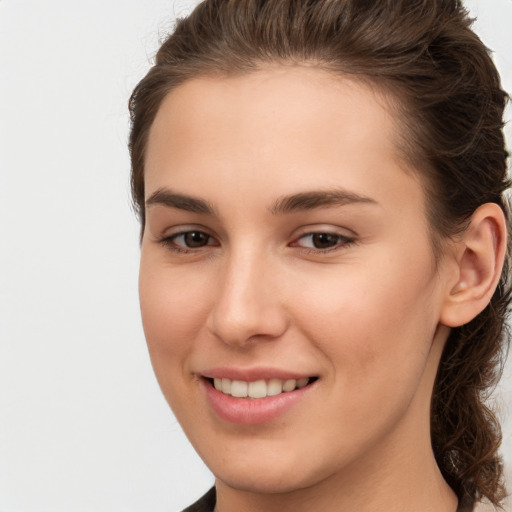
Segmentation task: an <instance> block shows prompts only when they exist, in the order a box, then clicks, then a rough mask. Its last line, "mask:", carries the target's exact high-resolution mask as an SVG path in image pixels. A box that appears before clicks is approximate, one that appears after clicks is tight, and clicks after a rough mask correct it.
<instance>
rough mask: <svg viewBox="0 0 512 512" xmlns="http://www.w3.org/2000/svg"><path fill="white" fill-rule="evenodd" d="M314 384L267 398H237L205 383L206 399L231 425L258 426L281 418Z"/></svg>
mask: <svg viewBox="0 0 512 512" xmlns="http://www.w3.org/2000/svg"><path fill="white" fill-rule="evenodd" d="M312 386H314V383H312V384H309V385H307V386H305V387H303V388H301V389H296V390H294V391H289V392H285V393H281V394H279V395H275V396H267V397H265V398H255V399H248V398H235V397H233V396H231V395H226V394H224V393H222V392H220V391H218V390H216V389H215V388H214V387H213V386H212V385H211V384H210V382H208V381H207V380H204V381H203V387H204V389H205V392H206V398H207V400H208V402H209V404H210V406H211V408H212V409H213V411H214V412H215V413H216V415H217V416H218V417H219V418H221V419H223V420H225V421H228V422H230V423H238V424H240V425H258V424H260V423H266V422H268V421H271V420H273V419H275V418H277V417H278V416H281V415H282V414H284V413H285V412H287V411H288V410H289V409H291V408H292V407H293V406H295V405H297V404H298V403H299V402H300V401H301V400H302V399H303V398H304V396H305V394H306V393H308V392H309V390H310V388H311V387H312Z"/></svg>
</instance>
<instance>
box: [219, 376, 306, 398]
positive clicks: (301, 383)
mask: <svg viewBox="0 0 512 512" xmlns="http://www.w3.org/2000/svg"><path fill="white" fill-rule="evenodd" d="M308 383H309V378H308V377H303V378H302V379H288V380H284V381H283V380H280V379H270V380H269V381H265V380H256V381H253V382H245V381H243V380H230V379H226V378H223V379H220V378H215V379H213V386H214V387H215V389H216V390H218V391H221V392H222V393H224V394H225V395H231V396H234V397H236V398H247V397H248V398H265V397H266V396H276V395H280V394H281V393H289V392H290V391H293V390H295V389H301V388H303V387H305V386H307V385H308Z"/></svg>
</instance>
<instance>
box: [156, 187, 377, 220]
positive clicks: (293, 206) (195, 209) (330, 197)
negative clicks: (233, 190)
mask: <svg viewBox="0 0 512 512" xmlns="http://www.w3.org/2000/svg"><path fill="white" fill-rule="evenodd" d="M354 203H362V204H378V203H377V201H375V200H374V199H372V198H370V197H366V196H361V195H359V194H355V193H354V192H348V191H346V190H317V191H310V192H299V193H298V194H292V195H289V196H283V197H280V198H279V199H277V200H276V201H275V203H274V204H273V205H272V206H271V208H270V213H271V214H272V215H280V214H286V213H293V212H298V211H307V210H314V209H316V208H330V207H336V206H344V205H347V204H354ZM152 205H162V206H167V207H169V208H177V209H178V210H185V211H187V212H192V213H198V214H202V215H215V208H214V207H213V206H212V205H210V204H209V203H208V202H207V201H205V200H203V199H199V198H197V197H193V196H188V195H185V194H179V193H177V192H172V191H171V190H168V189H158V190H157V191H156V192H154V193H153V194H151V196H150V197H149V198H148V199H147V200H146V207H147V206H152Z"/></svg>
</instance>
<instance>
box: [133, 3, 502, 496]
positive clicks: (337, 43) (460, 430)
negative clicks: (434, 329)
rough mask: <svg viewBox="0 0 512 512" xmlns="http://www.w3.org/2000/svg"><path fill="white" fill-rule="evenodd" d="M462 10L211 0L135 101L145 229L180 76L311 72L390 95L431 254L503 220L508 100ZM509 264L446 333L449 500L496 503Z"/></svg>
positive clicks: (442, 390)
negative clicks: (287, 68) (149, 155)
mask: <svg viewBox="0 0 512 512" xmlns="http://www.w3.org/2000/svg"><path fill="white" fill-rule="evenodd" d="M470 25H471V20H470V19H469V18H468V13H467V11H465V9H464V8H463V6H462V4H461V2H460V1H456V0H206V1H204V2H202V3H201V4H199V6H198V7H196V9H195V10H194V11H193V12H192V14H191V15H190V16H188V17H187V18H184V19H181V20H179V21H178V22H177V25H176V28H175V31H174V32H173V33H172V34H171V35H170V36H169V37H168V38H167V40H166V41H165V42H164V43H163V45H162V46H161V48H160V49H159V51H158V53H157V55H156V62H155V65H154V66H153V67H152V68H151V69H150V71H149V72H148V74H147V75H146V77H145V78H144V79H143V80H142V81H141V82H140V83H139V84H138V85H137V87H136V88H135V90H134V92H133V94H132V97H131V99H130V113H131V121H132V127H131V134H130V141H129V147H130V153H131V162H132V175H131V185H132V194H133V201H134V206H135V209H136V211H137V213H138V214H139V217H140V220H141V223H142V230H143V229H144V222H145V212H144V160H145V151H146V147H147V139H148V133H149V130H150V127H151V125H152V123H153V120H154V118H155V115H156V113H157V111H158V109H159V107H160V104H161V103H162V101H163V99H164V97H165V96H166V95H167V93H168V92H169V91H171V90H172V89H173V88H175V87H176V86H178V85H179V84H181V83H183V82H185V81H186V80H189V79H192V78H197V77H201V76H212V75H213V76H230V75H236V74H245V73H250V72H253V71H256V70H258V69H262V68H264V67H265V66H268V65H272V64H281V65H308V66H315V67H317V68H319V69H322V70H326V71H328V72H330V73H334V74H337V75H340V76H347V75H349V76H351V77H352V78H355V79H356V80H358V79H359V80H362V81H365V82H367V83H370V84H371V85H372V86H373V87H375V88H377V89H379V90H381V91H383V92H384V93H386V96H387V97H389V98H390V103H391V105H392V111H393V115H394V116H395V119H396V121H397V123H398V126H399V128H400V130H399V132H400V133H399V135H400V142H399V148H398V149H399V151H400V152H401V154H402V157H403V158H404V159H406V160H407V161H408V162H409V163H410V164H412V165H411V166H412V168H413V169H415V170H416V172H417V173H418V175H419V176H420V177H421V179H422V183H423V184H424V188H425V192H426V195H427V205H428V207H427V208H428V211H427V215H428V217H429V221H430V228H431V232H432V241H433V251H434V254H436V255H439V254H440V252H439V251H441V250H442V245H441V244H442V241H443V240H444V239H446V238H447V237H453V236H456V234H458V233H460V232H461V231H462V230H463V229H464V228H465V226H467V224H468V221H469V220H470V218H471V216H472V214H473V213H474V211H475V210H476V209H477V208H478V207H479V206H480V205H482V204H484V203H487V202H493V203H497V204H498V205H500V206H501V208H502V209H503V210H504V211H505V213H507V207H506V204H505V200H504V198H503V193H504V191H505V190H506V188H507V187H508V181H507V176H506V159H507V153H506V151H505V149H504V138H503V131H502V128H503V125H502V117H503V110H504V106H505V102H506V98H507V96H506V94H505V93H504V91H502V89H501V86H500V79H499V75H498V72H497V70H496V68H495V66H494V64H493V62H492V60H491V58H490V56H489V53H488V51H487V49H486V48H485V46H484V45H483V44H482V42H481V41H480V39H479V38H478V37H477V36H476V35H475V33H474V32H472V30H471V29H470ZM509 298H510V290H509V284H508V262H505V268H504V271H503V274H502V276H501V280H500V282H499V285H498V287H497V290H496V292H495V294H494V296H493V297H492V299H491V301H490V304H489V305H488V306H487V307H486V309H485V310H484V311H483V312H482V313H481V314H479V315H478V316H477V317H476V318H475V319H474V320H473V321H471V322H469V323H468V324H466V325H463V326H462V327H459V328H455V329H452V332H451V334H450V337H449V339H448V341H447V344H446V347H445V350H444V353H443V356H442V359H441V363H440V367H439V370H438V375H437V379H436V382H435V386H434V392H433V398H432V404H431V436H432V446H433V450H434V454H435V457H436V460H437V463H438V465H439V467H440V469H441V472H442V474H443V476H444V478H445V479H446V481H447V482H448V483H449V484H450V485H451V487H452V488H453V489H454V490H455V492H456V493H457V494H458V495H459V497H462V496H469V497H471V498H474V499H477V500H478V499H480V498H482V497H485V498H487V499H488V500H490V501H491V502H492V503H493V504H495V505H499V503H500V501H501V500H502V499H503V497H504V495H505V489H504V485H503V480H502V465H501V461H500V458H499V456H498V454H497V450H498V447H499V445H500V440H501V433H500V426H499V423H498V421H497V420H496V418H495V416H494V415H493V413H492V412H491V410H490V409H489V408H488V407H487V405H486V401H487V398H488V395H489V393H490V391H492V389H493V387H494V386H495V384H496V382H497V380H498V379H499V377H500V375H501V369H502V365H503V360H504V357H505V355H506V348H507V346H508V338H507V336H506V332H505V317H506V314H507V311H508V305H509Z"/></svg>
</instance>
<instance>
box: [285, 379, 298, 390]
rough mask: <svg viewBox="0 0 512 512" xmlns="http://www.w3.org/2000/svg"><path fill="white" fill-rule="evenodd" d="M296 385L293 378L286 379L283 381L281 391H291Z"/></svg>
mask: <svg viewBox="0 0 512 512" xmlns="http://www.w3.org/2000/svg"><path fill="white" fill-rule="evenodd" d="M295 386H297V381H296V380H295V379H288V380H285V381H284V384H283V391H287V392H288V391H293V390H294V389H295Z"/></svg>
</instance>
